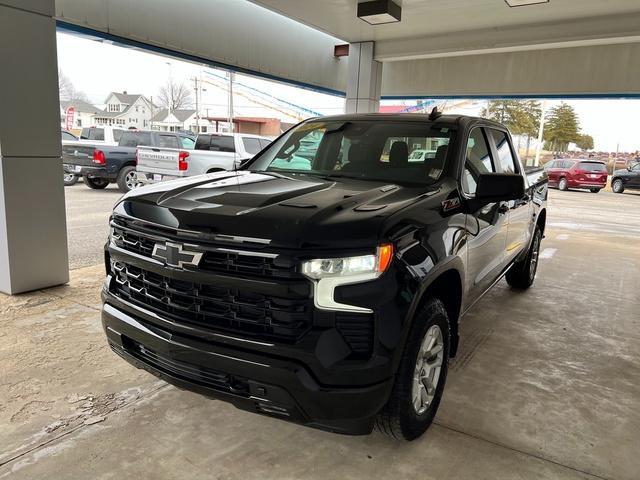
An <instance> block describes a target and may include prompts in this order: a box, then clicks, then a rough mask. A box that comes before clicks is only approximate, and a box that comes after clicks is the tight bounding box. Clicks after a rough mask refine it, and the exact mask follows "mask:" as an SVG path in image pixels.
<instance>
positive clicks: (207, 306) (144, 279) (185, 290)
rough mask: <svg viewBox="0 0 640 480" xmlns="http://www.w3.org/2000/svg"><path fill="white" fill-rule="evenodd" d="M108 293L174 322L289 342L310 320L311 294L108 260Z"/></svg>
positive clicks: (308, 324) (295, 337) (304, 328)
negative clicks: (220, 282) (282, 293)
mask: <svg viewBox="0 0 640 480" xmlns="http://www.w3.org/2000/svg"><path fill="white" fill-rule="evenodd" d="M111 268H112V274H113V277H114V278H113V281H112V286H111V289H112V293H114V294H115V295H117V296H119V297H121V298H123V299H124V300H127V301H129V302H132V303H134V304H138V305H141V306H144V307H145V308H148V309H150V310H152V311H155V312H157V313H160V314H161V315H162V316H165V317H168V318H170V319H171V320H173V321H176V322H178V323H185V324H195V325H197V326H201V327H205V328H210V329H212V330H220V329H223V330H229V331H233V332H243V333H248V334H255V335H258V336H260V337H267V338H268V337H272V338H275V339H278V340H289V341H293V340H295V339H297V338H298V337H299V336H300V335H302V334H303V333H304V332H305V331H306V330H307V329H308V328H309V326H310V325H311V317H312V311H311V305H310V302H309V299H307V298H304V299H292V298H278V297H272V296H269V297H267V296H265V295H262V294H258V293H255V292H251V291H244V290H240V289H237V288H227V287H220V286H215V285H207V284H200V283H195V282H190V281H183V280H177V279H175V278H170V277H166V276H163V275H159V274H157V273H154V272H151V271H148V270H143V269H140V268H138V267H135V266H133V265H129V264H126V263H122V262H113V263H112V266H111Z"/></svg>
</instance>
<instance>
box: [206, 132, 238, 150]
mask: <svg viewBox="0 0 640 480" xmlns="http://www.w3.org/2000/svg"><path fill="white" fill-rule="evenodd" d="M209 150H211V151H213V152H230V153H234V152H235V151H236V146H235V143H234V138H233V137H231V136H227V135H212V136H211V144H210V145H209Z"/></svg>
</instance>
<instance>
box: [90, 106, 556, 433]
mask: <svg viewBox="0 0 640 480" xmlns="http://www.w3.org/2000/svg"><path fill="white" fill-rule="evenodd" d="M311 139H313V142H309V141H307V140H311ZM311 143H313V148H312V149H313V155H310V154H309V153H310V148H311V147H310V145H311ZM300 148H303V149H304V155H302V156H299V155H297V152H298V150H299V149H300ZM418 149H421V150H434V151H435V155H433V157H432V158H431V156H429V157H427V156H424V155H422V156H420V155H414V156H412V155H411V153H412V151H414V150H418ZM416 158H417V160H416ZM412 159H413V160H412ZM546 199H547V179H546V174H545V173H544V171H542V170H538V171H533V172H530V173H526V172H525V171H524V169H523V166H522V164H521V163H520V161H519V159H518V157H517V155H516V153H515V150H514V148H513V144H512V140H511V137H510V135H509V132H508V131H507V130H506V128H505V127H503V126H502V125H500V124H498V123H494V122H491V121H488V120H484V119H480V118H472V117H466V116H442V115H439V114H438V113H437V112H434V113H432V114H431V115H415V114H412V115H381V114H371V115H344V116H333V117H325V118H317V119H311V120H308V121H305V122H303V123H301V124H299V125H298V126H297V127H294V128H293V129H291V130H290V131H288V132H287V133H285V134H284V135H282V136H281V137H280V138H278V139H277V140H276V141H274V142H273V143H272V144H271V145H270V146H269V147H268V148H266V149H265V150H263V151H262V152H260V153H259V154H258V155H256V156H255V157H254V158H253V159H252V160H251V161H250V162H249V163H247V164H246V165H244V166H242V167H241V169H240V170H239V171H235V172H219V173H213V174H207V175H201V176H195V177H191V178H188V179H183V180H176V181H173V182H165V183H161V184H156V185H152V186H147V187H142V188H138V189H136V190H135V191H132V192H130V193H128V194H127V195H125V196H124V197H123V198H122V199H121V201H120V202H119V203H118V204H117V205H116V206H115V207H114V211H113V215H112V218H111V233H110V238H109V241H108V243H107V245H106V247H105V263H106V265H105V266H106V273H107V278H106V281H105V283H104V287H103V291H102V298H103V302H104V305H103V310H102V323H103V326H104V329H105V332H106V336H107V338H108V342H109V344H110V346H111V348H112V349H113V350H114V351H115V352H116V353H117V354H118V355H120V356H121V357H123V358H124V359H125V360H127V361H128V362H130V363H132V364H133V365H136V366H138V367H140V368H143V369H146V370H148V371H149V372H151V373H153V374H155V375H157V376H159V377H160V378H163V379H165V380H167V381H168V382H170V383H173V384H175V385H177V386H179V387H181V388H186V389H190V390H193V391H196V392H200V393H202V394H204V395H206V396H210V397H213V398H221V399H224V400H226V401H229V402H232V403H233V404H235V405H236V406H238V407H240V408H243V409H246V410H250V411H253V412H257V413H260V414H264V415H270V416H273V417H278V418H282V419H286V420H289V421H294V422H298V423H302V424H305V425H308V426H313V427H317V428H321V429H326V430H330V431H333V432H340V433H347V434H366V433H369V432H371V430H372V429H373V427H374V426H376V425H377V427H378V428H379V429H380V430H382V431H384V432H386V433H388V434H390V435H392V436H394V437H396V438H405V439H413V438H416V437H418V436H419V435H421V434H422V433H423V432H424V431H425V430H426V429H427V427H428V426H429V425H430V423H431V421H432V420H433V418H434V415H435V413H436V410H437V408H438V405H439V403H440V399H441V397H442V393H443V389H444V386H445V380H446V377H447V368H448V362H449V359H450V358H451V357H453V356H454V355H455V354H456V350H457V347H458V343H459V333H458V332H459V328H458V324H459V320H460V318H461V317H462V316H463V315H464V314H465V313H466V312H467V311H468V310H469V309H470V308H471V307H472V306H473V305H474V304H475V303H476V302H477V301H478V300H479V299H480V298H481V297H482V295H483V294H484V293H485V292H486V291H487V290H488V289H489V288H491V287H492V286H493V285H494V284H495V283H496V282H497V281H498V280H500V279H501V278H502V277H503V276H506V280H507V282H508V283H509V284H510V285H511V286H512V287H513V288H515V289H523V290H524V289H526V288H528V287H529V286H531V285H532V283H533V282H534V278H535V275H536V271H537V266H538V253H539V249H540V242H541V240H542V238H543V235H544V231H545V221H546Z"/></svg>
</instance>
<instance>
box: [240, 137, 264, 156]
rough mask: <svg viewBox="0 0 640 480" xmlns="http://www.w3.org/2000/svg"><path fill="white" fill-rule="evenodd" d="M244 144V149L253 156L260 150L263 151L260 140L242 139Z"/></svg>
mask: <svg viewBox="0 0 640 480" xmlns="http://www.w3.org/2000/svg"><path fill="white" fill-rule="evenodd" d="M242 144H243V145H244V149H245V150H246V151H247V153H250V154H252V155H255V154H256V153H258V152H259V151H260V150H262V148H260V140H258V139H257V138H253V137H242Z"/></svg>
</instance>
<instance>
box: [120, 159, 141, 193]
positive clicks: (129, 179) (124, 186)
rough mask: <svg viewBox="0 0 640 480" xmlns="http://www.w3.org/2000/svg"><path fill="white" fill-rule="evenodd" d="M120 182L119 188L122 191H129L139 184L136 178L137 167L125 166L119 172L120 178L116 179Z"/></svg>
mask: <svg viewBox="0 0 640 480" xmlns="http://www.w3.org/2000/svg"><path fill="white" fill-rule="evenodd" d="M116 183H117V184H118V188H119V189H120V191H122V192H124V193H127V192H129V191H131V190H133V189H134V188H136V186H137V183H138V181H137V178H136V167H132V166H131V165H130V166H128V167H123V168H122V169H121V170H120V173H118V179H117V180H116Z"/></svg>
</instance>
